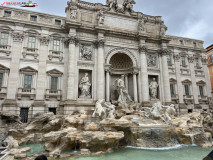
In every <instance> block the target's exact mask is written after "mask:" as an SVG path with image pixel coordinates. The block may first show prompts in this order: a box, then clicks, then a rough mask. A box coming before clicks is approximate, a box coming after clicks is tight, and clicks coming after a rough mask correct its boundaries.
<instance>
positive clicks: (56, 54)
mask: <svg viewBox="0 0 213 160" xmlns="http://www.w3.org/2000/svg"><path fill="white" fill-rule="evenodd" d="M48 58H49V60H50V61H51V60H52V59H53V58H56V59H59V61H62V60H63V52H62V51H53V50H50V51H49V55H48Z"/></svg>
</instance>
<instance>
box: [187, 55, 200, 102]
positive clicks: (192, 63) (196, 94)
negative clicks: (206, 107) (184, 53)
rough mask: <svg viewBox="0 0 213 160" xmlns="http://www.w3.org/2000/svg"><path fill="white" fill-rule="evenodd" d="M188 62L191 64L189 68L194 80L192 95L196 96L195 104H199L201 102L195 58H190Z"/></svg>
mask: <svg viewBox="0 0 213 160" xmlns="http://www.w3.org/2000/svg"><path fill="white" fill-rule="evenodd" d="M188 62H189V68H190V72H191V79H192V93H191V95H193V96H194V102H195V104H199V100H198V92H199V91H198V88H197V83H196V77H195V67H194V57H193V56H190V57H189V58H188Z"/></svg>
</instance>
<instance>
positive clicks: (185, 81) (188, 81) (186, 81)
mask: <svg viewBox="0 0 213 160" xmlns="http://www.w3.org/2000/svg"><path fill="white" fill-rule="evenodd" d="M182 83H187V84H191V83H192V82H191V81H190V80H188V79H186V80H184V81H182Z"/></svg>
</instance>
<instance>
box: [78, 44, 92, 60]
mask: <svg viewBox="0 0 213 160" xmlns="http://www.w3.org/2000/svg"><path fill="white" fill-rule="evenodd" d="M92 56H93V53H92V46H89V45H86V44H81V45H80V59H81V60H87V61H91V60H92Z"/></svg>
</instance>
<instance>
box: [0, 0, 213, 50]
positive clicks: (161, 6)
mask: <svg viewBox="0 0 213 160" xmlns="http://www.w3.org/2000/svg"><path fill="white" fill-rule="evenodd" d="M1 1H4V0H1ZM6 1H8V2H11V1H17V0H6ZM23 1H24V0H23ZM86 1H88V2H93V3H104V4H105V3H106V1H105V0H86ZM33 2H37V3H38V5H39V6H38V7H36V8H33V9H31V10H34V11H39V12H45V13H50V14H55V15H60V16H65V11H64V10H65V7H66V3H67V0H34V1H33ZM212 6H213V1H210V0H136V5H135V6H134V9H135V11H140V12H142V13H144V14H149V15H153V16H162V18H163V20H164V21H165V24H166V25H167V26H168V31H167V34H169V35H175V36H181V37H188V38H194V39H200V40H203V41H205V47H207V46H209V45H211V44H212V43H213V29H212V26H213V21H212V15H213V9H212Z"/></svg>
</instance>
